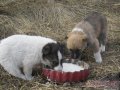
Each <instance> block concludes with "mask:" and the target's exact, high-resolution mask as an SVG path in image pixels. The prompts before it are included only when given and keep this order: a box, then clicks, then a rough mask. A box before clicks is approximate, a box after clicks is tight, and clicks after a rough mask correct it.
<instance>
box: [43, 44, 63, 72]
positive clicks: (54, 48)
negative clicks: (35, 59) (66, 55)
mask: <svg viewBox="0 0 120 90" xmlns="http://www.w3.org/2000/svg"><path fill="white" fill-rule="evenodd" d="M42 53H43V60H44V64H45V65H46V66H48V67H49V68H54V69H56V70H61V69H62V47H61V45H60V44H59V43H48V44H47V45H45V46H44V47H43V49H42Z"/></svg>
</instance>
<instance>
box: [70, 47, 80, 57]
mask: <svg viewBox="0 0 120 90" xmlns="http://www.w3.org/2000/svg"><path fill="white" fill-rule="evenodd" d="M81 52H82V51H81V50H79V49H75V50H73V49H70V53H71V58H73V59H77V58H79V57H81Z"/></svg>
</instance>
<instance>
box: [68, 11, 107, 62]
mask: <svg viewBox="0 0 120 90" xmlns="http://www.w3.org/2000/svg"><path fill="white" fill-rule="evenodd" d="M106 31H107V19H106V18H105V16H103V15H102V14H101V13H98V12H92V13H91V14H90V15H88V17H86V18H85V19H84V20H82V21H81V22H79V23H78V24H77V25H76V26H75V27H74V28H73V30H72V32H70V33H69V34H68V39H67V48H68V49H69V50H70V51H71V57H72V58H74V59H76V58H79V57H80V55H81V51H82V50H84V48H85V47H86V46H87V45H89V46H90V47H91V48H92V49H93V51H94V57H95V60H96V62H98V63H101V62H102V57H101V54H100V53H101V52H104V51H105V44H106Z"/></svg>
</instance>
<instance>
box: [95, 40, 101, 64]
mask: <svg viewBox="0 0 120 90" xmlns="http://www.w3.org/2000/svg"><path fill="white" fill-rule="evenodd" d="M93 51H94V58H95V60H96V62H97V63H101V62H102V57H101V53H100V47H99V41H98V40H97V39H95V42H94V44H93Z"/></svg>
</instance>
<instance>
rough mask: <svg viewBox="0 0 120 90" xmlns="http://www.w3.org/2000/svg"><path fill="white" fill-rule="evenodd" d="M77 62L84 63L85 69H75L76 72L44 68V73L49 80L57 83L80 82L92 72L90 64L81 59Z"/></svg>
mask: <svg viewBox="0 0 120 90" xmlns="http://www.w3.org/2000/svg"><path fill="white" fill-rule="evenodd" d="M69 63H70V62H69ZM72 63H74V62H72ZM75 63H76V64H77V65H80V66H81V65H82V66H83V67H84V70H81V71H75V72H63V71H56V70H52V69H47V68H43V75H44V76H46V77H47V79H48V80H50V81H53V82H57V83H65V82H69V83H72V82H80V81H83V80H86V79H87V77H88V75H89V73H90V72H89V65H88V64H87V63H85V62H83V61H79V62H75ZM75 63H74V64H75Z"/></svg>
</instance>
